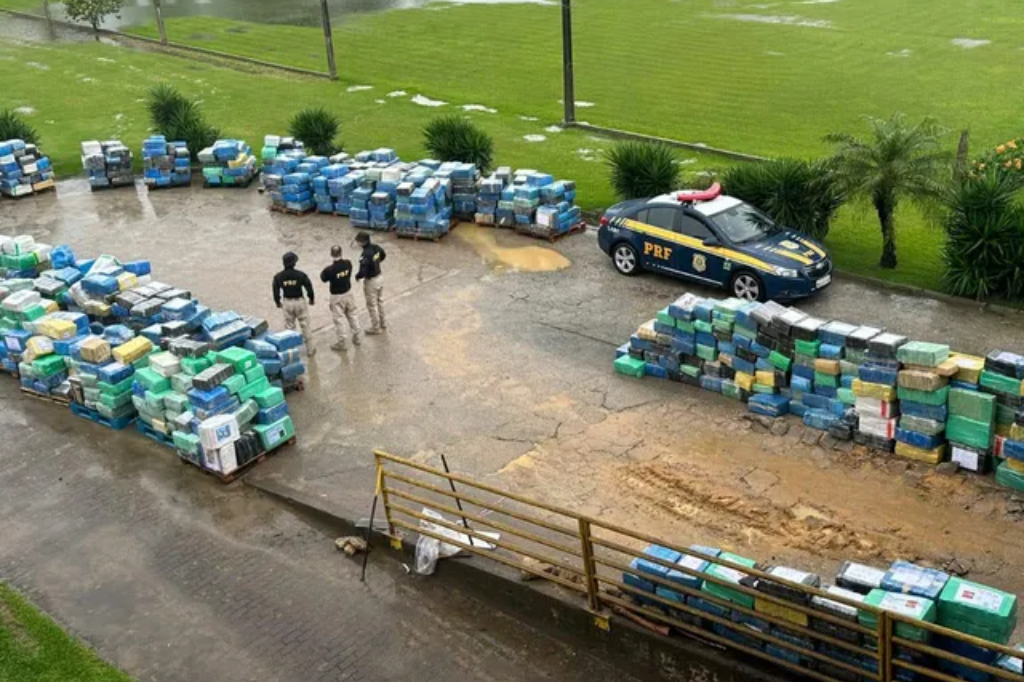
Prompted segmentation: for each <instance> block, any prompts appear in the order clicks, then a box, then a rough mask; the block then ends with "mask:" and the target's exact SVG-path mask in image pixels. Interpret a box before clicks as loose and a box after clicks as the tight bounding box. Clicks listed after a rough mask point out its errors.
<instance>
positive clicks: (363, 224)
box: [348, 174, 377, 228]
mask: <svg viewBox="0 0 1024 682" xmlns="http://www.w3.org/2000/svg"><path fill="white" fill-rule="evenodd" d="M376 187H377V181H376V180H375V179H374V178H373V177H371V175H370V174H366V175H364V176H363V178H362V180H360V181H359V186H358V187H356V189H355V190H353V192H352V199H351V202H350V204H349V206H350V208H349V214H348V215H349V220H351V221H352V227H358V228H367V227H369V226H370V197H371V196H373V192H374V190H375V189H376Z"/></svg>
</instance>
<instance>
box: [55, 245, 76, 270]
mask: <svg viewBox="0 0 1024 682" xmlns="http://www.w3.org/2000/svg"><path fill="white" fill-rule="evenodd" d="M50 266H51V267H52V268H53V269H54V270H62V269H64V268H73V267H74V266H75V252H74V251H72V250H71V247H70V246H68V245H66V244H61V245H60V246H57V247H54V249H53V251H50Z"/></svg>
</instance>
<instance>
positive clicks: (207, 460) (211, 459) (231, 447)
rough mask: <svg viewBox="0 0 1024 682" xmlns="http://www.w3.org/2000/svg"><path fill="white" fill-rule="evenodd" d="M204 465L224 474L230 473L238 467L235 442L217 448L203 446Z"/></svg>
mask: <svg viewBox="0 0 1024 682" xmlns="http://www.w3.org/2000/svg"><path fill="white" fill-rule="evenodd" d="M207 421H209V420H207ZM203 466H205V467H206V468H207V469H211V470H213V471H219V472H221V473H222V474H230V473H231V472H232V471H234V470H235V469H237V468H238V457H237V456H236V455H235V442H234V441H231V442H230V443H225V445H224V447H221V448H216V449H206V448H203Z"/></svg>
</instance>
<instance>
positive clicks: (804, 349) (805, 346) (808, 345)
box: [793, 339, 821, 358]
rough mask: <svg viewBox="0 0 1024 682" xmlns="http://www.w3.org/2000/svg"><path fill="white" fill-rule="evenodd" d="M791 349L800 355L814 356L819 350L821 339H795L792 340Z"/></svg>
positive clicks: (816, 355)
mask: <svg viewBox="0 0 1024 682" xmlns="http://www.w3.org/2000/svg"><path fill="white" fill-rule="evenodd" d="M793 349H794V350H795V351H796V352H797V353H800V354H801V355H810V356H811V357H812V358H816V357H818V353H819V352H820V350H821V340H820V339H814V340H813V341H804V340H803V339H797V340H796V341H794V342H793Z"/></svg>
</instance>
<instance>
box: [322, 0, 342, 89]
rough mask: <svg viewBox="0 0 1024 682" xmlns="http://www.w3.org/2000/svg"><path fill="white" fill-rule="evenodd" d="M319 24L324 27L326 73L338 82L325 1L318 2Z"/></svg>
mask: <svg viewBox="0 0 1024 682" xmlns="http://www.w3.org/2000/svg"><path fill="white" fill-rule="evenodd" d="M320 23H322V24H323V25H324V46H326V48H327V71H328V73H330V75H331V80H333V81H336V80H338V67H337V65H336V64H335V63H334V38H333V37H332V35H331V11H330V9H328V7H327V0H320Z"/></svg>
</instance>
